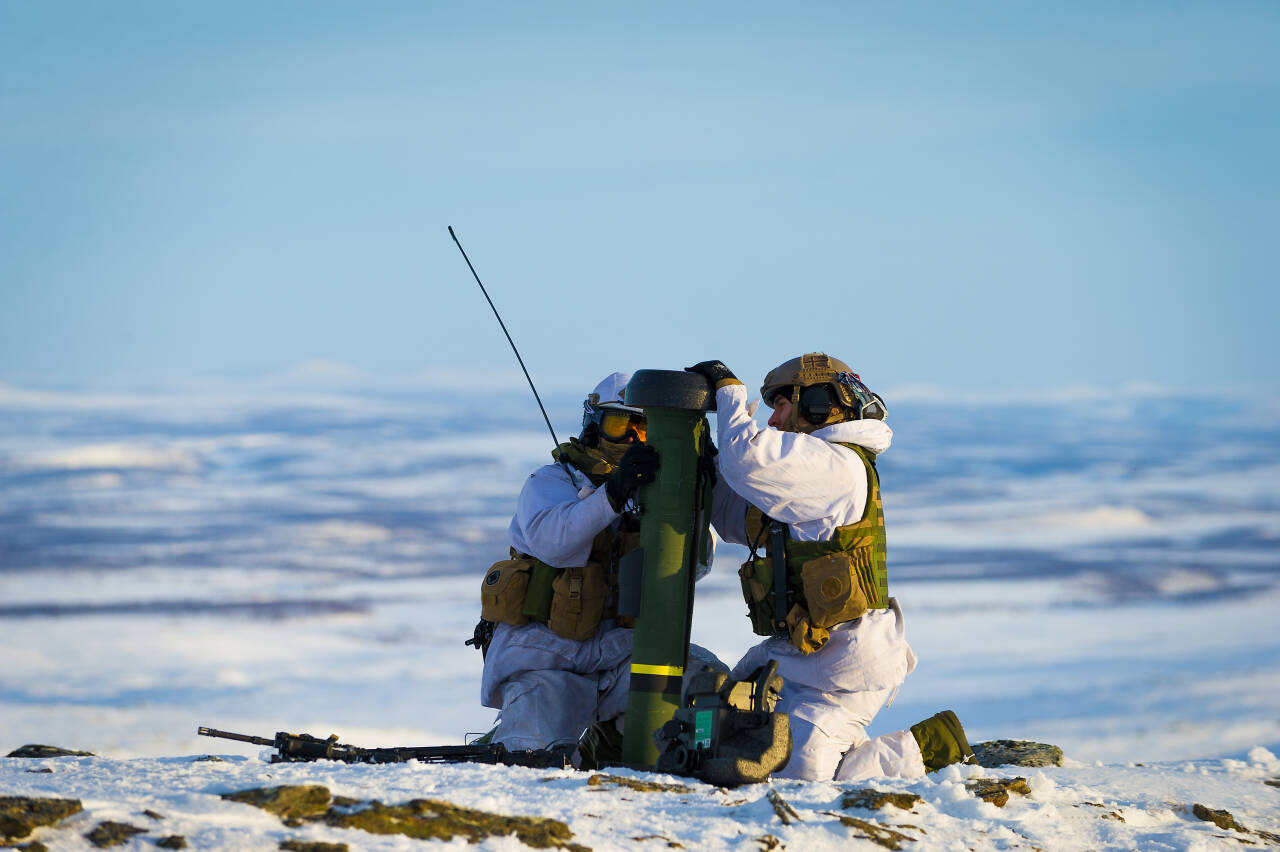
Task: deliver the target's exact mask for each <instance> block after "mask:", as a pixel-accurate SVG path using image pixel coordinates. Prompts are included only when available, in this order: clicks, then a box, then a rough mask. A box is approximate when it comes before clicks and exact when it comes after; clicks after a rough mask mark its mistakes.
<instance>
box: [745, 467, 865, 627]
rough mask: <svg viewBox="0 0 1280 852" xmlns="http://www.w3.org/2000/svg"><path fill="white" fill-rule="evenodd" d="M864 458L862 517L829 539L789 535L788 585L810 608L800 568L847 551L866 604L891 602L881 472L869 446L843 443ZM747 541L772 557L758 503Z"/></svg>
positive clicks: (750, 513) (795, 598)
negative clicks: (818, 559) (820, 539)
mask: <svg viewBox="0 0 1280 852" xmlns="http://www.w3.org/2000/svg"><path fill="white" fill-rule="evenodd" d="M840 446H842V447H848V448H849V449H851V450H853V451H854V452H855V453H857V454H858V458H860V459H862V466H863V467H864V468H865V469H866V471H867V506H866V509H865V510H864V511H863V513H862V519H861V520H859V521H857V522H856V523H852V524H847V525H845V526H842V527H836V530H835V534H834V535H833V536H832V537H831V538H830V539H829V540H827V541H795V540H794V539H792V538H791V537H790V536H788V537H787V541H786V554H787V587H788V589H789V590H790V592H791V596H792V600H793V601H794V602H796V603H799V604H800V605H801V606H805V607H806V608H807V602H806V601H805V597H804V586H803V584H802V582H801V578H800V568H801V566H802V565H804V564H805V563H806V562H809V561H811V560H813V559H817V558H818V557H821V556H826V555H828V554H831V553H839V552H845V553H848V554H849V555H850V556H851V557H852V558H853V560H854V567H855V568H856V570H857V581H858V586H859V587H860V588H861V589H862V593H863V594H864V595H865V596H866V599H867V606H868V607H869V608H871V609H885V608H887V607H888V606H889V580H888V570H887V564H886V558H885V553H886V549H885V534H884V504H883V503H882V502H881V499H880V476H879V474H878V473H877V472H876V464H875V461H876V454H875V453H873V452H871V451H870V450H868V449H867V448H866V447H860V446H858V445H857V444H846V443H841V444H840ZM746 520H747V541H748V542H750V543H751V545H752V552H753V553H754V552H755V550H756V549H757V548H758V547H759V545H760V544H761V543H763V544H764V546H765V553H766V554H767V555H768V556H770V557H772V555H773V554H772V552H771V550H772V544H771V543H770V542H769V532H768V526H769V525H768V523H767V519H766V516H765V515H764V513H763V512H761V511H760V510H759V509H757V508H756V507H755V506H748V507H747V519H746Z"/></svg>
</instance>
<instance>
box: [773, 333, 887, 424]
mask: <svg viewBox="0 0 1280 852" xmlns="http://www.w3.org/2000/svg"><path fill="white" fill-rule="evenodd" d="M778 394H783V395H784V396H786V397H787V398H788V399H790V400H791V423H790V424H789V425H790V426H791V427H792V428H793V429H795V430H796V431H797V432H812V431H813V430H814V429H817V428H820V427H822V426H830V425H831V424H832V423H840V422H841V421H844V420H883V419H885V417H886V416H887V415H888V413H889V412H888V410H887V409H886V408H885V404H884V400H883V399H881V398H880V394H878V393H872V391H871V390H870V389H869V388H868V387H867V386H866V385H864V384H863V383H862V379H861V378H860V377H859V376H858V374H857V373H855V372H854V371H853V370H852V369H851V368H850V367H849V365H848V364H846V363H845V362H843V361H841V360H840V359H839V358H832V357H831V356H830V355H824V354H822V353H821V352H813V353H809V354H807V355H801V356H800V357H798V358H792V359H791V360H790V361H784V362H782V363H781V364H779V365H778V366H777V367H774V368H773V369H772V370H770V371H769V373H768V375H766V376H765V377H764V384H762V385H761V386H760V398H761V399H762V400H763V401H764V404H765V405H767V406H769V407H770V408H772V407H773V400H774V398H775V397H777V396H778Z"/></svg>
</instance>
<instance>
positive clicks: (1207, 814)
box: [1191, 804, 1248, 831]
mask: <svg viewBox="0 0 1280 852" xmlns="http://www.w3.org/2000/svg"><path fill="white" fill-rule="evenodd" d="M1191 812H1192V813H1193V814H1195V815H1196V817H1197V818H1198V819H1202V820H1204V821H1205V822H1211V823H1213V824H1214V825H1216V826H1217V827H1218V828H1226V829H1232V830H1234V831H1247V830H1248V829H1246V828H1245V827H1244V826H1242V825H1240V824H1239V823H1238V822H1236V818H1235V817H1233V816H1232V815H1231V811H1223V810H1214V809H1213V808H1207V807H1205V806H1204V805H1201V804H1195V805H1192V806H1191Z"/></svg>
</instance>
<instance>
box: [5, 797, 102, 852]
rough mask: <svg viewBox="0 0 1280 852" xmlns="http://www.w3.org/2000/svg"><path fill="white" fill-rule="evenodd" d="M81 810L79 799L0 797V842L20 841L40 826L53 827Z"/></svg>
mask: <svg viewBox="0 0 1280 852" xmlns="http://www.w3.org/2000/svg"><path fill="white" fill-rule="evenodd" d="M81 810H83V808H82V807H81V805H80V800H79V799H33V798H28V797H26V796H0V842H3V843H12V842H13V841H15V840H21V839H22V838H24V837H26V836H27V835H29V834H30V833H31V832H32V831H34V830H35V829H37V828H39V827H40V826H42V825H53V824H54V823H56V822H58V821H60V820H64V819H66V818H67V817H69V816H71V815H72V814H78V813H80V811H81Z"/></svg>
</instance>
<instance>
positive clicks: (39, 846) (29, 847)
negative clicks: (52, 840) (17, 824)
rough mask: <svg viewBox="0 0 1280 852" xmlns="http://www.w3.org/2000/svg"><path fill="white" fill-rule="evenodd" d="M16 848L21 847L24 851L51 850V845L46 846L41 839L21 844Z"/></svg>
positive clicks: (39, 851) (42, 851) (43, 851)
mask: <svg viewBox="0 0 1280 852" xmlns="http://www.w3.org/2000/svg"><path fill="white" fill-rule="evenodd" d="M13 848H14V849H21V850H22V852H49V847H48V846H45V845H44V844H43V843H41V842H40V841H39V840H33V841H31V842H30V843H24V844H22V845H21V846H15V847H13Z"/></svg>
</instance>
